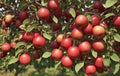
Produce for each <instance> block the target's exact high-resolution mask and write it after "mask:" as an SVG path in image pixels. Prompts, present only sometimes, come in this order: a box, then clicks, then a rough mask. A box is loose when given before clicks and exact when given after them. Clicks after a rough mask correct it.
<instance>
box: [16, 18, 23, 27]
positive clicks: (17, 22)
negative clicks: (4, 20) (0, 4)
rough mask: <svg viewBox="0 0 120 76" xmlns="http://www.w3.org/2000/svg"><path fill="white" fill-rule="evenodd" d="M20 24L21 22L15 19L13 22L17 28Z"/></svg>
mask: <svg viewBox="0 0 120 76" xmlns="http://www.w3.org/2000/svg"><path fill="white" fill-rule="evenodd" d="M21 24H22V21H21V20H20V19H17V20H16V21H15V25H16V26H17V27H19V26H20V25H21Z"/></svg>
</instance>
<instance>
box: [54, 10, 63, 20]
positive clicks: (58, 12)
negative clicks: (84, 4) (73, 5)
mask: <svg viewBox="0 0 120 76" xmlns="http://www.w3.org/2000/svg"><path fill="white" fill-rule="evenodd" d="M62 13H63V11H62V9H59V10H56V11H55V12H53V14H54V15H55V16H56V17H57V18H60V17H61V16H62Z"/></svg>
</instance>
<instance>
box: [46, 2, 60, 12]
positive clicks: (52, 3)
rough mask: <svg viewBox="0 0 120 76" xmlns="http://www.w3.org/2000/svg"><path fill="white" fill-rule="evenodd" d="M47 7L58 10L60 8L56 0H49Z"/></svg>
mask: <svg viewBox="0 0 120 76" xmlns="http://www.w3.org/2000/svg"><path fill="white" fill-rule="evenodd" d="M48 7H49V8H50V9H51V10H58V9H59V8H60V3H59V2H58V0H49V2H48Z"/></svg>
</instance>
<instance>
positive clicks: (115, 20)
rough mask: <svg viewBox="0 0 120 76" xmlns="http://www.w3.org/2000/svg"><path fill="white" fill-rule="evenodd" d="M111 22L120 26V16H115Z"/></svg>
mask: <svg viewBox="0 0 120 76" xmlns="http://www.w3.org/2000/svg"><path fill="white" fill-rule="evenodd" d="M113 24H114V26H115V27H117V28H119V27H120V16H117V17H115V18H114V19H113Z"/></svg>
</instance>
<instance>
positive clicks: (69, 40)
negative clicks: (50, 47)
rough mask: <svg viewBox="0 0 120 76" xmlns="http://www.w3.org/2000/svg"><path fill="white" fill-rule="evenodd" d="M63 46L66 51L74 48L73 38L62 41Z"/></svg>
mask: <svg viewBox="0 0 120 76" xmlns="http://www.w3.org/2000/svg"><path fill="white" fill-rule="evenodd" d="M61 46H62V47H64V48H65V49H68V48H69V47H70V46H72V39H71V38H64V39H62V42H61Z"/></svg>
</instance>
